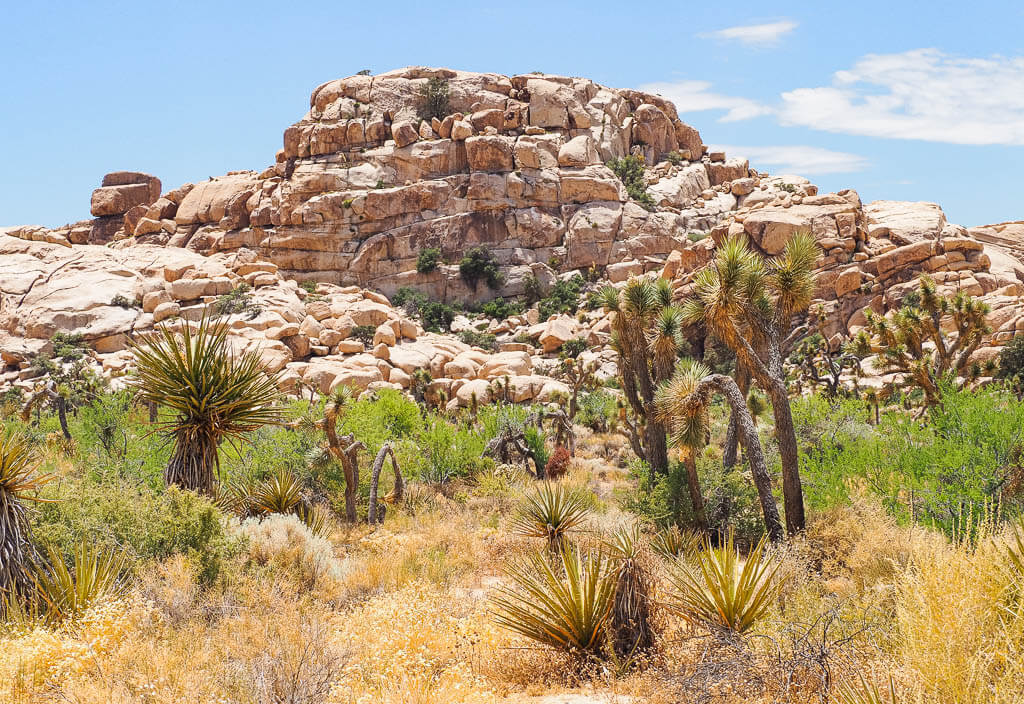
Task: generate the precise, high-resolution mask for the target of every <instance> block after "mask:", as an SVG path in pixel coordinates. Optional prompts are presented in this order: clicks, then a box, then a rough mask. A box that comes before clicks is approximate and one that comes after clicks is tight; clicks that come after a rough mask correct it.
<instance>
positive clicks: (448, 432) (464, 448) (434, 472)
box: [418, 418, 487, 484]
mask: <svg viewBox="0 0 1024 704" xmlns="http://www.w3.org/2000/svg"><path fill="white" fill-rule="evenodd" d="M418 443H419V446H420V449H421V451H422V453H423V459H424V462H423V465H422V468H421V477H422V478H423V479H424V480H426V481H430V482H436V483H439V484H440V483H444V482H447V481H449V480H451V479H454V478H457V477H468V476H472V475H473V474H475V473H476V472H477V471H479V470H480V469H482V468H483V467H484V466H485V465H486V464H487V462H486V461H485V460H484V458H483V452H484V444H485V443H484V440H483V438H482V437H481V436H480V434H479V433H477V432H476V431H474V430H472V429H465V428H456V427H455V426H453V425H452V424H450V423H448V422H447V421H445V420H443V419H441V418H433V419H432V420H430V421H429V422H428V423H427V426H426V428H425V429H424V430H423V431H422V432H421V433H420V434H419V437H418Z"/></svg>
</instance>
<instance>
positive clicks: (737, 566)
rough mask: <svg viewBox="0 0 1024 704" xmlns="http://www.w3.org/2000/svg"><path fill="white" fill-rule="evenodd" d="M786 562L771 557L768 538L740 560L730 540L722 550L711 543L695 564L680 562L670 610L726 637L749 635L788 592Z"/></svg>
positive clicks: (673, 574) (729, 538)
mask: <svg viewBox="0 0 1024 704" xmlns="http://www.w3.org/2000/svg"><path fill="white" fill-rule="evenodd" d="M780 566H781V562H780V561H779V560H778V559H776V558H773V557H772V556H770V555H768V554H767V553H766V552H765V541H764V540H763V539H762V540H761V541H760V542H759V543H758V544H757V546H756V547H755V548H754V549H753V550H752V551H751V552H750V554H749V555H747V557H746V559H744V558H743V556H742V555H740V553H739V551H738V550H737V549H736V546H735V545H734V543H733V537H732V535H731V534H729V535H727V536H726V538H725V541H724V543H723V544H722V546H721V547H717V548H716V547H712V545H711V543H710V541H709V542H707V543H705V546H704V549H703V550H702V551H701V552H699V553H697V554H696V555H694V556H693V558H692V560H691V561H690V562H686V561H680V562H679V563H677V568H676V569H675V570H674V571H673V572H671V573H670V575H669V579H670V580H671V582H672V585H673V587H674V588H675V593H674V594H673V595H672V596H671V598H670V599H669V601H668V606H669V608H671V609H672V610H674V611H675V612H677V613H679V614H680V615H681V616H683V617H684V618H685V619H687V620H688V621H690V622H691V623H696V624H700V625H703V626H705V627H706V628H709V629H711V630H714V631H719V632H725V633H737V634H742V633H746V632H747V631H748V630H750V628H751V627H752V626H753V625H754V623H755V622H756V621H757V619H759V618H760V617H761V616H763V615H764V614H765V612H766V611H767V610H768V608H769V607H770V606H771V603H772V600H773V599H774V598H775V597H776V596H777V595H778V593H779V590H780V589H781V588H782V584H783V580H781V579H779V578H778V571H779V567H780Z"/></svg>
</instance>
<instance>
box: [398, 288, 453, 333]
mask: <svg viewBox="0 0 1024 704" xmlns="http://www.w3.org/2000/svg"><path fill="white" fill-rule="evenodd" d="M391 302H392V303H393V304H394V305H395V306H402V307H403V308H404V309H405V312H406V313H408V314H409V315H411V316H415V317H417V318H419V320H420V323H421V324H422V325H423V329H424V330H426V331H427V332H448V330H449V329H450V328H451V325H452V321H453V320H455V316H456V315H458V309H457V308H455V307H454V306H450V305H448V304H447V303H439V302H437V301H431V300H430V299H429V298H427V295H426V294H425V293H421V292H420V291H417V290H416V289H414V288H412V287H411V286H403V287H402V288H400V289H398V291H397V292H396V293H395V295H394V296H392V298H391Z"/></svg>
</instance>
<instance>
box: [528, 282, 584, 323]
mask: <svg viewBox="0 0 1024 704" xmlns="http://www.w3.org/2000/svg"><path fill="white" fill-rule="evenodd" d="M585 285H586V282H585V281H584V280H583V277H582V276H580V275H579V274H576V275H575V276H573V277H572V278H570V279H559V280H558V281H557V282H556V283H555V285H554V286H552V287H551V292H550V293H549V294H548V296H547V298H544V299H542V300H541V301H540V303H539V305H538V306H537V308H538V310H539V311H540V317H541V320H547V319H548V318H549V317H551V316H552V315H554V314H555V313H569V314H574V313H576V311H577V310H579V307H580V291H581V290H582V289H583V287H584V286H585Z"/></svg>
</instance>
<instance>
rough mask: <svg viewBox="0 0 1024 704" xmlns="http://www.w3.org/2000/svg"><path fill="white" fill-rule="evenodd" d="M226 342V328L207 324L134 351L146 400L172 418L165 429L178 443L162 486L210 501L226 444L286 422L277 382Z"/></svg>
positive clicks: (255, 356)
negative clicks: (178, 488)
mask: <svg viewBox="0 0 1024 704" xmlns="http://www.w3.org/2000/svg"><path fill="white" fill-rule="evenodd" d="M227 334H228V326H227V322H226V321H224V320H223V319H220V320H218V319H213V318H210V317H207V316H204V317H203V319H202V320H201V321H200V322H199V324H198V325H197V326H196V328H195V329H193V328H192V326H191V325H190V324H189V323H184V324H183V325H182V328H181V332H180V333H178V332H175V330H174V329H173V328H171V327H170V326H167V325H163V326H161V327H159V328H158V329H157V330H156V332H155V333H153V334H151V335H149V336H147V337H146V338H144V340H143V341H142V342H141V343H140V344H133V345H132V349H133V351H134V353H135V362H136V367H137V369H136V378H135V380H134V382H133V383H134V385H135V386H136V388H138V390H139V396H140V398H141V399H142V400H143V401H145V402H151V403H156V404H160V405H163V406H166V407H168V408H169V409H170V410H171V412H172V416H171V417H170V418H168V419H167V420H165V421H163V422H162V423H161V426H162V429H163V431H164V432H165V433H166V434H167V435H168V436H170V437H171V438H173V439H174V450H173V452H172V453H171V459H170V461H169V462H168V463H167V468H166V470H165V471H164V480H165V481H166V482H167V483H168V484H177V485H179V486H181V487H183V488H185V489H192V490H195V491H198V492H201V493H204V494H208V495H210V496H213V495H214V494H215V492H216V486H215V485H216V477H217V473H218V470H219V467H220V458H219V456H218V452H217V448H218V446H219V445H220V443H221V442H222V441H224V440H229V441H232V440H237V439H240V438H242V437H243V435H244V434H245V433H247V432H250V431H252V430H256V429H257V428H259V427H260V426H262V425H266V424H268V423H279V422H281V414H280V411H279V409H278V408H277V407H276V406H275V402H276V401H277V398H278V391H277V383H278V379H277V375H276V374H268V373H267V372H266V370H265V369H264V367H263V363H262V361H261V359H260V355H259V353H258V352H257V351H255V350H249V351H247V352H243V353H241V354H234V353H232V352H231V351H230V350H229V348H228V343H227Z"/></svg>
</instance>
